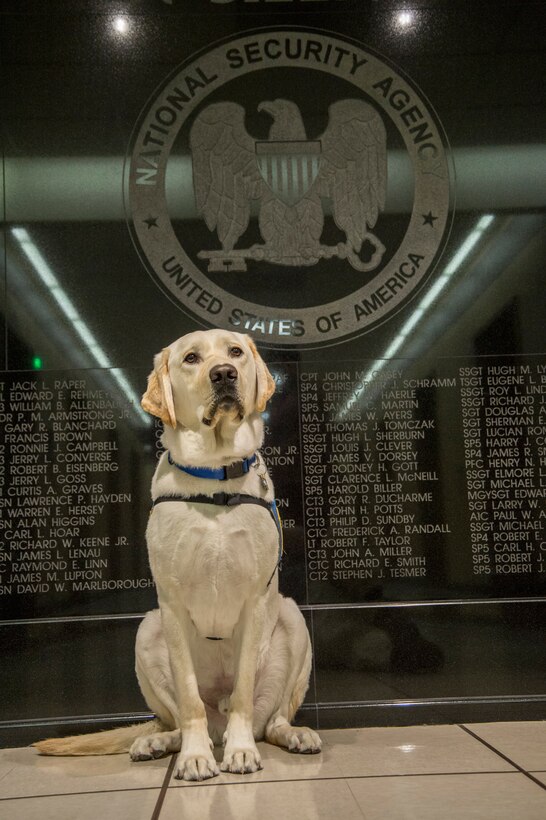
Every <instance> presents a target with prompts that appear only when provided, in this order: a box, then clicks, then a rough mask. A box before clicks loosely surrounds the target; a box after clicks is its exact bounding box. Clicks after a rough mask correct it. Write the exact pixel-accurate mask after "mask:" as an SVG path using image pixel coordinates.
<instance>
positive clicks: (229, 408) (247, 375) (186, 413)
mask: <svg viewBox="0 0 546 820" xmlns="http://www.w3.org/2000/svg"><path fill="white" fill-rule="evenodd" d="M274 390H275V383H274V381H273V378H272V376H271V374H270V373H269V371H268V369H267V367H266V366H265V364H264V362H263V360H262V358H261V356H260V354H259V353H258V351H257V350H256V346H255V344H254V342H253V341H252V339H251V338H250V337H249V336H245V335H243V334H242V333H235V332H231V331H228V330H198V331H195V333H188V334H187V336H182V337H181V338H180V339H177V340H176V342H173V343H172V344H171V345H169V346H168V347H166V348H164V349H163V350H162V351H161V353H158V354H157V356H156V357H155V359H154V369H153V371H152V372H151V373H150V375H149V377H148V388H147V390H146V392H145V393H144V396H143V397H142V407H143V408H144V410H146V411H147V412H148V413H151V414H152V415H154V416H158V417H159V418H160V419H162V421H163V422H164V423H165V424H167V425H169V426H171V427H173V428H176V426H177V424H180V425H182V426H183V427H188V428H190V429H198V427H199V426H200V425H205V427H208V428H213V427H215V426H216V424H217V423H218V422H219V421H220V419H222V418H225V417H226V416H227V417H228V418H230V419H231V420H232V421H234V422H237V421H242V420H243V419H244V418H247V417H248V416H250V415H251V414H252V413H261V412H263V411H264V410H265V406H266V404H267V401H268V400H269V398H270V397H271V396H272V395H273V392H274Z"/></svg>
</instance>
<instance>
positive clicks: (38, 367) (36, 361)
mask: <svg viewBox="0 0 546 820" xmlns="http://www.w3.org/2000/svg"><path fill="white" fill-rule="evenodd" d="M32 367H33V368H34V370H41V369H42V360H41V359H40V357H39V356H35V357H34V358H33V360H32Z"/></svg>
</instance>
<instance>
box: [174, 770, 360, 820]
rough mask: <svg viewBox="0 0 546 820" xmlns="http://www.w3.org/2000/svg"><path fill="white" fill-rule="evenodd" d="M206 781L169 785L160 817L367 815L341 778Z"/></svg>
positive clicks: (241, 819)
mask: <svg viewBox="0 0 546 820" xmlns="http://www.w3.org/2000/svg"><path fill="white" fill-rule="evenodd" d="M208 783H210V784H211V785H208ZM208 783H207V784H204V783H202V784H200V786H199V788H192V789H176V788H174V789H173V788H170V789H168V791H167V795H166V797H165V802H164V804H163V808H162V810H161V815H160V820H181V818H191V820H232V819H233V820H256V819H257V818H259V820H279V818H281V820H284V818H290V817H297V818H298V820H332V819H333V818H343V820H363V818H364V817H365V816H366V815H363V813H362V812H361V810H360V809H359V807H358V804H357V801H356V800H355V798H354V797H353V795H352V793H351V790H350V789H349V787H348V785H347V783H346V782H345V781H343V780H312V781H309V780H308V781H305V782H303V783H302V782H296V783H294V782H290V783H282V784H281V783H233V784H232V785H231V786H227V785H212V784H215V783H216V779H215V780H213V781H208Z"/></svg>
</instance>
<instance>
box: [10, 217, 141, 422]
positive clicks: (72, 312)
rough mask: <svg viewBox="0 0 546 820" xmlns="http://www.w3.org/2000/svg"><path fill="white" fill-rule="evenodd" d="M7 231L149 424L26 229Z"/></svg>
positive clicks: (86, 345)
mask: <svg viewBox="0 0 546 820" xmlns="http://www.w3.org/2000/svg"><path fill="white" fill-rule="evenodd" d="M11 233H12V235H13V237H14V238H15V239H16V240H17V242H18V244H19V247H20V248H21V250H22V251H23V253H24V255H25V256H26V258H27V259H28V261H29V262H30V263H31V265H32V270H33V271H34V273H35V274H36V275H37V276H38V278H39V279H40V281H41V282H42V284H43V285H45V287H46V289H47V291H48V293H49V294H50V296H51V297H52V298H53V300H54V302H55V303H56V306H57V308H58V310H59V312H60V313H61V315H62V316H63V318H64V319H65V320H68V324H69V326H70V327H71V328H72V329H73V331H74V332H75V334H76V335H77V336H78V338H79V340H80V341H81V342H82V343H83V345H84V348H85V350H86V352H87V353H88V354H89V356H90V357H91V359H92V360H93V365H98V366H99V367H101V368H108V375H109V377H110V378H111V379H112V380H113V381H114V383H115V387H116V389H117V390H118V391H121V393H122V394H123V396H124V398H125V399H127V400H128V401H129V402H130V404H131V409H132V412H133V414H134V415H136V417H137V418H138V420H139V422H140V423H141V424H145V425H146V426H149V425H150V424H151V419H150V416H148V414H147V413H145V412H144V411H143V410H142V409H141V407H140V397H139V396H137V394H136V393H135V391H134V390H133V388H132V387H131V385H130V384H129V382H128V381H127V378H126V376H125V375H124V373H123V371H122V370H121V369H119V368H114V367H113V366H112V363H111V362H110V359H109V358H108V356H107V355H106V353H105V352H104V350H103V349H102V347H101V345H100V343H99V342H98V340H97V339H96V337H95V336H94V334H93V332H92V331H91V330H90V328H89V326H88V325H87V323H86V322H85V321H84V320H83V319H82V317H81V316H80V314H79V313H78V311H77V310H76V308H75V306H74V304H73V302H72V301H71V299H70V297H69V296H68V295H67V294H66V292H65V290H64V289H63V288H62V286H61V284H60V282H59V280H58V279H57V277H56V276H55V274H54V273H53V271H52V270H51V268H50V267H49V265H48V263H47V262H46V260H45V258H44V257H43V255H42V253H41V252H40V251H39V249H38V248H37V247H36V245H35V243H34V242H33V241H32V239H31V237H30V234H29V233H28V231H27V230H26V229H25V228H12V230H11Z"/></svg>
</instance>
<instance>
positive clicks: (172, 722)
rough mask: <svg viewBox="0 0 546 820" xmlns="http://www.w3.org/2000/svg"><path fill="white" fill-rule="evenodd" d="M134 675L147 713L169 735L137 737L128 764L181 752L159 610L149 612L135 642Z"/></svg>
mask: <svg viewBox="0 0 546 820" xmlns="http://www.w3.org/2000/svg"><path fill="white" fill-rule="evenodd" d="M135 655H136V674H137V678H138V683H139V686H140V689H141V691H142V694H143V695H144V699H145V700H146V703H147V704H148V707H149V709H151V711H152V712H154V713H155V715H156V717H157V718H158V719H159V720H160V721H161V728H162V729H165V730H169V731H161V732H155V733H154V734H150V735H146V736H142V737H138V738H137V739H136V740H135V741H134V743H133V745H132V746H131V749H130V751H129V754H130V757H131V760H134V761H139V760H150V759H151V758H156V757H162V756H163V755H166V754H169V753H170V752H178V751H180V729H177V728H175V727H176V725H177V719H176V713H177V709H176V702H175V697H174V683H173V679H172V673H171V666H170V661H169V653H168V651H167V644H166V643H165V638H164V636H163V631H162V628H161V615H160V613H159V610H157V609H156V610H153V611H152V612H148V613H147V614H146V616H145V618H144V619H143V621H142V623H141V625H140V627H139V630H138V633H137V638H136V646H135Z"/></svg>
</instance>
